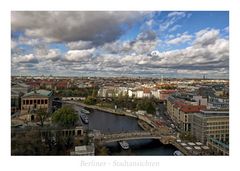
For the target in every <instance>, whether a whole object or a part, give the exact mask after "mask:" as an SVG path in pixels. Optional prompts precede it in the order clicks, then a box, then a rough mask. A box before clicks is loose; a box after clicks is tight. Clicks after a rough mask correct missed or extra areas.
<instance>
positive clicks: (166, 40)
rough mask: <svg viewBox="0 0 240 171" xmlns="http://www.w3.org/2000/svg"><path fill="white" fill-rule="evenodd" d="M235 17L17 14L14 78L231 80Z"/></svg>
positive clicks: (14, 18)
mask: <svg viewBox="0 0 240 171" xmlns="http://www.w3.org/2000/svg"><path fill="white" fill-rule="evenodd" d="M228 15H229V14H228V12H216V11H215V12H207V11H204V12H191V11H187V12H183V11H167V12H166V11H158V12H149V11H145V12H140V11H139V12H90V11H88V12H12V13H11V54H12V58H11V70H12V75H20V74H21V75H42V74H44V75H50V74H52V75H60V76H66V75H69V76H144V77H161V75H163V76H164V77H178V78H180V77H202V76H203V75H206V76H207V77H208V78H228V74H229V27H228V26H229V20H228V17H229V16H228Z"/></svg>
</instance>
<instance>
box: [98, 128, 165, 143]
mask: <svg viewBox="0 0 240 171" xmlns="http://www.w3.org/2000/svg"><path fill="white" fill-rule="evenodd" d="M167 137H168V138H169V135H166V134H161V133H157V132H144V131H138V132H126V133H114V134H101V142H102V143H110V142H115V141H123V140H136V139H159V140H160V141H161V142H162V141H164V142H165V139H166V138H167Z"/></svg>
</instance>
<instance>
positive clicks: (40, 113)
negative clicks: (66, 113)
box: [36, 108, 48, 127]
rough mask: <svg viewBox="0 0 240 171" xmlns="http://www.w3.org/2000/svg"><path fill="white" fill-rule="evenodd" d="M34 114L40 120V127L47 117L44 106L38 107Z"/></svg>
mask: <svg viewBox="0 0 240 171" xmlns="http://www.w3.org/2000/svg"><path fill="white" fill-rule="evenodd" d="M36 114H37V117H38V118H39V120H40V122H41V127H43V124H44V121H45V120H46V119H47V117H48V112H47V110H46V109H44V108H40V109H37V110H36Z"/></svg>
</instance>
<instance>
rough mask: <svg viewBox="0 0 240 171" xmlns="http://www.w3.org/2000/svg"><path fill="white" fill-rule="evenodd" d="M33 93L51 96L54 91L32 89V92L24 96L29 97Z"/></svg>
mask: <svg viewBox="0 0 240 171" xmlns="http://www.w3.org/2000/svg"><path fill="white" fill-rule="evenodd" d="M32 95H40V96H46V97H50V96H51V95H52V91H48V90H34V91H31V92H29V93H27V94H25V95H24V96H23V97H28V96H32Z"/></svg>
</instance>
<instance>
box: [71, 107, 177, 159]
mask: <svg viewBox="0 0 240 171" xmlns="http://www.w3.org/2000/svg"><path fill="white" fill-rule="evenodd" d="M74 108H75V110H80V107H78V106H74ZM88 119H89V124H83V125H84V127H85V128H88V129H90V130H93V129H95V130H100V131H101V132H102V133H120V132H133V131H141V130H142V128H141V127H139V125H138V123H137V119H136V118H132V117H128V116H120V115H114V114H111V113H107V112H103V111H99V110H92V111H91V113H90V114H88ZM127 142H128V143H129V146H130V149H129V150H123V149H121V147H120V146H119V144H118V143H117V142H114V143H109V144H106V147H107V148H108V149H109V155H173V152H174V151H175V150H177V149H176V148H175V147H174V146H172V145H163V144H162V143H161V142H160V141H159V140H154V139H141V140H129V141H127Z"/></svg>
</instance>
